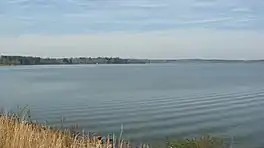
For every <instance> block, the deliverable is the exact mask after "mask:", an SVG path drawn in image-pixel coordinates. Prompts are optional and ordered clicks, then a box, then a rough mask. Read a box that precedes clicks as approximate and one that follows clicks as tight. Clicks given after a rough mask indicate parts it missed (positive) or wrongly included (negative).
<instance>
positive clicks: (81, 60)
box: [0, 55, 264, 65]
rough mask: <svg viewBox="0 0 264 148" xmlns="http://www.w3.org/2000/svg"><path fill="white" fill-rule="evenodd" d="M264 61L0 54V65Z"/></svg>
mask: <svg viewBox="0 0 264 148" xmlns="http://www.w3.org/2000/svg"><path fill="white" fill-rule="evenodd" d="M256 62H258V63H259V62H261V63H264V60H222V59H176V60H175V59H172V60H170V59H166V60H165V59H152V60H148V59H122V58H119V57H97V58H92V57H78V58H41V57H32V56H3V55H2V56H0V65H51V64H56V65H58V64H147V63H256Z"/></svg>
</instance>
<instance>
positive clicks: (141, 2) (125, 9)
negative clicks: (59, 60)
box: [0, 0, 264, 59]
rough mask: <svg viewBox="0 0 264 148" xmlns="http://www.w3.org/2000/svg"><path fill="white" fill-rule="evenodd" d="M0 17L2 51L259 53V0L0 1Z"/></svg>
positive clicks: (262, 15)
mask: <svg viewBox="0 0 264 148" xmlns="http://www.w3.org/2000/svg"><path fill="white" fill-rule="evenodd" d="M0 22H1V23H0V53H4V54H23V55H39V56H122V57H139V58H227V59H258V58H264V44H263V41H264V34H263V33H264V1H263V0H181V1H180V0H1V1H0ZM261 54H262V55H261Z"/></svg>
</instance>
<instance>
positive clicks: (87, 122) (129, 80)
mask: <svg viewBox="0 0 264 148" xmlns="http://www.w3.org/2000/svg"><path fill="white" fill-rule="evenodd" d="M0 82H1V85H0V107H2V108H5V109H7V110H10V109H12V108H15V107H16V106H17V105H20V106H23V105H26V104H28V105H29V106H30V108H31V114H32V117H33V119H35V120H37V121H38V122H43V123H44V122H45V120H47V121H48V124H50V125H53V126H58V127H59V126H61V121H60V120H61V118H62V117H63V118H64V123H63V126H65V127H67V126H72V125H74V124H78V127H79V128H80V129H84V130H85V131H89V132H98V133H101V134H106V133H111V132H115V133H116V134H119V132H120V128H121V124H123V128H124V136H125V138H127V139H130V140H132V141H146V142H154V141H155V142H157V141H162V140H164V139H165V138H166V137H169V138H184V137H194V136H198V135H203V134H210V135H216V136H220V137H224V138H226V139H227V140H230V141H233V143H234V147H237V148H248V147H251V148H259V147H263V146H264V140H263V135H264V128H263V125H264V114H263V113H264V107H263V105H264V65H263V64H261V63H250V64H249V63H179V64H150V65H56V66H17V67H15V66H14V67H0ZM232 139H233V140H232Z"/></svg>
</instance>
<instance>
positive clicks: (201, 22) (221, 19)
mask: <svg viewBox="0 0 264 148" xmlns="http://www.w3.org/2000/svg"><path fill="white" fill-rule="evenodd" d="M229 20H232V17H223V18H214V19H205V20H192V21H186V22H181V23H180V24H206V23H216V22H225V21H229Z"/></svg>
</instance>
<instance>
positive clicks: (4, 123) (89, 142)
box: [0, 108, 224, 148]
mask: <svg viewBox="0 0 264 148" xmlns="http://www.w3.org/2000/svg"><path fill="white" fill-rule="evenodd" d="M28 114H29V110H26V108H24V109H22V110H21V113H20V114H13V115H10V114H7V115H3V114H1V112H0V148H130V147H131V144H129V143H127V142H125V141H124V140H123V139H122V133H123V129H122V127H121V134H120V136H119V139H115V137H114V136H113V137H108V138H107V140H106V141H104V142H103V141H102V139H98V137H95V136H88V135H84V134H82V135H81V136H80V134H78V133H73V132H71V131H62V130H55V129H52V128H49V127H47V126H42V125H40V124H35V123H32V122H31V121H30V120H29V122H25V121H27V120H26V118H29V119H30V116H27V115H28ZM139 147H140V148H149V145H140V146H139ZM153 147H158V148H160V146H157V145H156V146H153ZM162 147H166V148H224V146H223V141H221V140H220V139H214V138H211V137H201V138H200V139H191V140H188V139H186V140H180V141H178V140H176V141H168V142H167V146H162Z"/></svg>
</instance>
